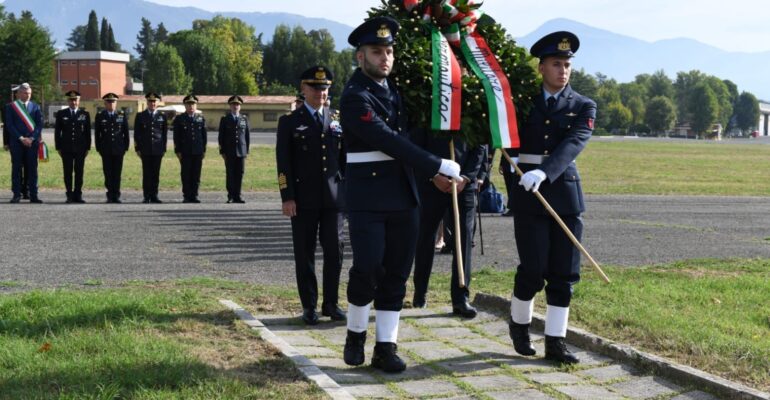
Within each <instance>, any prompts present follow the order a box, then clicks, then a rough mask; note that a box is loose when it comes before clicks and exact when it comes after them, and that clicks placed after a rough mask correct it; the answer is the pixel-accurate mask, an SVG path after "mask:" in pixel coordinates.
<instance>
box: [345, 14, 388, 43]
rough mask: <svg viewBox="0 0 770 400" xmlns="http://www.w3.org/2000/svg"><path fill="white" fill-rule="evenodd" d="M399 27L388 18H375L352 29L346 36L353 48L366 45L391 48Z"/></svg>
mask: <svg viewBox="0 0 770 400" xmlns="http://www.w3.org/2000/svg"><path fill="white" fill-rule="evenodd" d="M399 27H400V25H399V24H398V22H397V21H396V20H395V19H393V18H390V17H375V18H372V19H370V20H368V21H366V22H364V23H363V24H361V25H359V26H358V28H356V29H354V30H353V32H351V33H350V36H348V43H350V45H351V46H353V47H355V48H359V47H361V46H363V45H366V44H376V45H383V46H392V45H393V44H394V43H396V33H398V28H399Z"/></svg>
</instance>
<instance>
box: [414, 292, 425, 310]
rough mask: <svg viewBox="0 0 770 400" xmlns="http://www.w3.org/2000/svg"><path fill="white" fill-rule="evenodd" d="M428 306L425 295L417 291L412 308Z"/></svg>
mask: <svg viewBox="0 0 770 400" xmlns="http://www.w3.org/2000/svg"><path fill="white" fill-rule="evenodd" d="M427 306H428V302H427V301H425V295H424V294H420V293H415V294H414V297H412V308H425V307H427Z"/></svg>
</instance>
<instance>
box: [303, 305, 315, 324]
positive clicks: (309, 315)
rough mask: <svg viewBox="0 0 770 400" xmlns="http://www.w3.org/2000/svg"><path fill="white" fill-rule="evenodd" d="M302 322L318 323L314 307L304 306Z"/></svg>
mask: <svg viewBox="0 0 770 400" xmlns="http://www.w3.org/2000/svg"><path fill="white" fill-rule="evenodd" d="M302 322H304V323H305V325H318V313H317V312H315V309H314V308H306V309H304V310H302Z"/></svg>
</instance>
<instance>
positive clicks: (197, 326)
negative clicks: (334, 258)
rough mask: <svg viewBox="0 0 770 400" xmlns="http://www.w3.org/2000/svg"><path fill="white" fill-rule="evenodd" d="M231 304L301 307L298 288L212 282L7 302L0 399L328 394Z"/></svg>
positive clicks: (2, 317)
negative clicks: (228, 306)
mask: <svg viewBox="0 0 770 400" xmlns="http://www.w3.org/2000/svg"><path fill="white" fill-rule="evenodd" d="M222 297H227V298H232V299H234V300H236V301H239V302H241V303H242V304H247V305H252V307H250V308H251V309H252V310H255V306H254V305H257V304H258V306H256V307H259V308H260V309H262V310H265V307H274V305H275V304H281V306H278V307H279V308H285V307H288V305H290V304H292V303H293V302H296V300H295V297H296V296H295V295H294V291H293V290H281V289H269V288H259V287H254V286H251V285H246V284H242V283H235V282H225V281H214V280H209V279H195V280H188V281H177V282H167V283H158V284H145V283H134V284H126V285H125V286H123V287H120V288H116V289H95V290H85V291H71V290H51V291H33V292H27V293H19V294H12V295H4V296H0V399H118V398H120V399H315V398H323V397H324V396H325V395H324V394H323V392H322V391H321V390H320V389H318V388H317V387H315V386H314V385H312V384H310V383H309V382H307V381H305V380H303V379H302V376H301V374H300V373H299V372H298V371H297V370H296V369H295V368H294V366H293V365H292V363H291V361H289V360H288V359H286V358H283V356H282V355H281V354H280V353H279V352H278V351H277V350H275V349H274V348H272V347H271V346H269V345H267V343H266V342H264V341H262V340H261V339H260V338H259V337H257V336H256V335H255V333H253V331H251V330H249V329H248V328H247V327H246V326H245V325H244V324H242V323H241V322H240V321H239V320H237V318H236V317H235V315H234V314H233V313H231V312H230V311H225V309H224V308H223V306H221V305H220V304H219V303H218V302H217V299H218V298H222ZM295 308H296V307H295Z"/></svg>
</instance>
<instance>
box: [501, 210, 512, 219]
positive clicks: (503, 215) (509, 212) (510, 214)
mask: <svg viewBox="0 0 770 400" xmlns="http://www.w3.org/2000/svg"><path fill="white" fill-rule="evenodd" d="M500 216H501V217H513V210H511V209H508V210H506V211H505V212H504V213H502V214H500Z"/></svg>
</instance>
